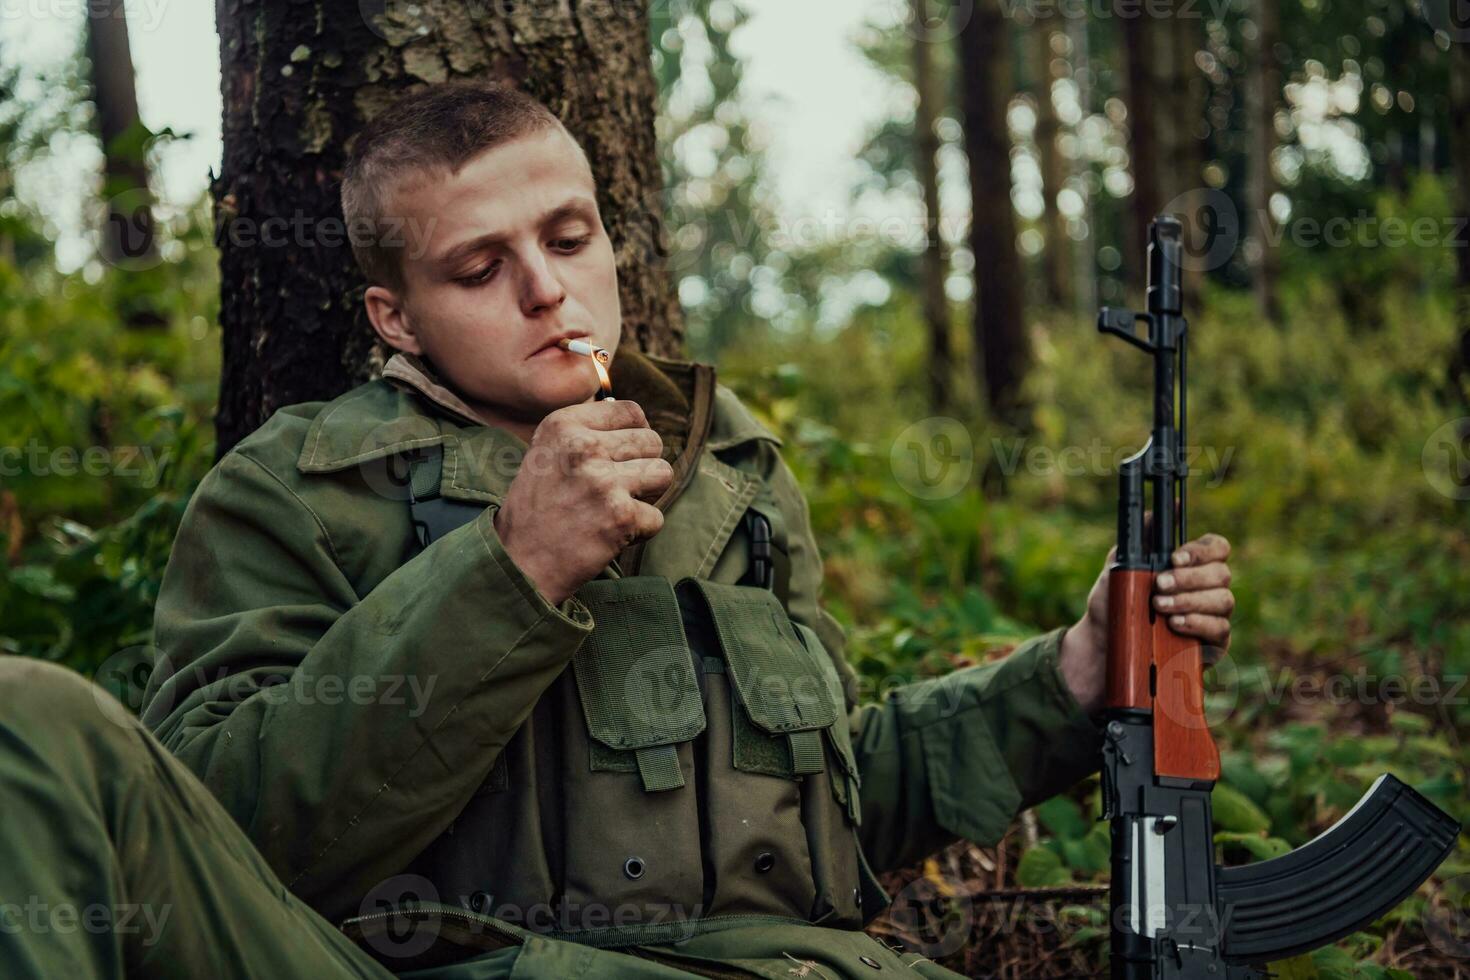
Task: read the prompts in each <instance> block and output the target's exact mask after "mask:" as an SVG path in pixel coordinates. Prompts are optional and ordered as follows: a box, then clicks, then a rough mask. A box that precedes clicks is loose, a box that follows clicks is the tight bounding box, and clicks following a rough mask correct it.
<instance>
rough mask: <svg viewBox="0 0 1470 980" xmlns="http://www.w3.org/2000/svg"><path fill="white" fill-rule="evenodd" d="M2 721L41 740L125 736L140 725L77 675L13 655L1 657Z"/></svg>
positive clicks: (103, 692)
mask: <svg viewBox="0 0 1470 980" xmlns="http://www.w3.org/2000/svg"><path fill="white" fill-rule="evenodd" d="M0 721H3V723H4V725H5V727H7V728H10V729H12V730H17V729H18V730H21V731H22V732H24V733H26V734H30V735H34V736H35V737H36V740H37V741H43V740H45V738H46V736H47V734H48V733H52V734H55V733H58V732H61V731H65V732H68V733H71V734H73V735H74V734H76V733H78V732H94V733H95V732H98V731H109V730H111V731H118V732H119V734H121V731H120V729H128V728H131V727H134V726H136V725H137V720H136V718H135V717H134V716H133V714H132V713H131V712H129V711H128V709H127V708H125V707H123V705H122V704H121V703H120V702H119V701H118V700H117V699H116V698H114V697H113V696H112V695H111V694H108V693H107V692H106V691H104V690H103V689H102V688H101V687H98V686H97V685H96V684H94V683H92V682H91V681H89V680H88V679H87V678H85V677H83V676H82V675H81V674H79V673H77V672H76V671H74V670H69V669H68V668H66V667H61V666H58V665H57V664H53V663H49V662H47V661H44V660H34V659H32V658H30V657H14V656H0Z"/></svg>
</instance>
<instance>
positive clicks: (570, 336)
mask: <svg viewBox="0 0 1470 980" xmlns="http://www.w3.org/2000/svg"><path fill="white" fill-rule="evenodd" d="M588 336H590V335H589V334H588V333H587V332H586V331H585V330H584V331H574V332H571V333H560V334H557V335H556V336H555V337H552V338H551V339H550V340H548V341H547V342H546V343H545V344H543V345H542V346H540V347H538V348H536V350H535V352H534V353H532V355H531V356H532V357H540V356H541V355H542V354H545V353H547V352H548V351H556V352H558V353H561V352H562V348H561V347H560V346H558V345H559V344H560V343H561V342H562V341H563V340H585V339H586V338H587V337H588ZM567 353H570V352H567Z"/></svg>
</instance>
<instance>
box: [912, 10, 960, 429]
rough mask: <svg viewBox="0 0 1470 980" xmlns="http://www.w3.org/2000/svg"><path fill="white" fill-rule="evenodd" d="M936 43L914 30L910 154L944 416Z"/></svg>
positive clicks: (936, 400)
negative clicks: (919, 195)
mask: <svg viewBox="0 0 1470 980" xmlns="http://www.w3.org/2000/svg"><path fill="white" fill-rule="evenodd" d="M925 2H926V0H914V4H915V22H916V23H923V19H922V18H923V16H924V11H923V9H922V6H923V4H924V3H925ZM934 43H935V42H933V41H931V40H929V39H928V38H926V37H924V36H923V32H917V31H916V32H915V33H914V41H913V57H914V90H915V92H916V93H917V94H918V98H919V103H918V108H917V109H916V110H915V113H914V158H915V169H916V170H917V171H918V175H919V186H920V188H921V189H922V191H923V195H924V199H923V201H921V202H920V206H921V207H922V208H923V209H924V252H923V255H922V256H920V260H919V261H920V268H919V294H920V297H921V301H922V303H923V310H924V324H925V326H926V327H927V329H928V332H929V404H930V407H931V408H932V409H933V411H934V413H935V414H936V415H944V414H946V413H947V412H948V411H949V410H950V407H951V406H952V404H953V402H954V392H953V386H952V384H951V362H952V361H953V357H954V355H953V350H952V348H951V346H950V342H949V299H948V297H947V296H946V295H945V292H944V280H945V276H946V274H947V271H948V268H949V261H948V258H947V256H946V255H945V243H944V235H943V234H942V233H941V232H940V223H939V219H940V209H939V172H938V163H937V156H938V153H939V133H938V132H937V131H936V130H935V128H934V124H935V122H936V121H937V119H938V118H939V111H940V107H941V105H942V104H943V100H944V95H943V89H942V88H941V86H940V84H939V79H938V77H937V75H936V73H935V70H934V52H933V49H932V48H931V47H930V45H931V44H934Z"/></svg>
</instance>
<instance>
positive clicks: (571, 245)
mask: <svg viewBox="0 0 1470 980" xmlns="http://www.w3.org/2000/svg"><path fill="white" fill-rule="evenodd" d="M591 240H592V236H591V235H583V236H582V237H580V238H553V239H552V240H551V247H552V248H555V249H557V250H559V251H563V252H567V253H571V252H575V251H577V250H578V249H580V248H581V247H582V246H584V245H586V244H587V243H588V242H590V241H591Z"/></svg>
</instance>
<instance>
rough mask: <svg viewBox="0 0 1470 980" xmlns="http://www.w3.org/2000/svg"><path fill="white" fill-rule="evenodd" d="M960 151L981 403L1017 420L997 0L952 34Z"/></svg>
mask: <svg viewBox="0 0 1470 980" xmlns="http://www.w3.org/2000/svg"><path fill="white" fill-rule="evenodd" d="M959 56H960V71H961V76H962V81H961V89H962V94H961V100H962V104H963V107H964V115H965V150H966V153H967V155H968V156H969V160H970V215H971V217H970V248H971V250H972V251H973V252H974V255H975V313H974V327H973V329H974V335H975V357H976V359H977V362H978V363H977V364H976V366H975V367H976V373H977V375H978V376H979V378H980V380H981V382H982V390H983V391H984V393H985V399H986V403H987V404H988V405H989V407H990V410H991V414H992V416H993V417H994V418H996V419H997V420H999V421H1002V422H1005V423H1007V424H1010V425H1015V426H1018V427H1019V426H1022V420H1023V418H1024V414H1025V413H1024V407H1023V405H1022V404H1021V382H1022V381H1023V380H1024V378H1025V376H1026V368H1027V365H1028V363H1029V361H1030V351H1029V349H1028V344H1027V338H1026V322H1025V312H1026V311H1025V303H1024V297H1023V294H1022V291H1021V287H1022V273H1021V259H1020V256H1019V255H1018V254H1017V252H1016V218H1015V212H1014V211H1013V210H1012V207H1011V140H1010V132H1009V130H1008V129H1007V127H1006V106H1007V104H1008V103H1009V102H1010V97H1011V93H1012V90H1013V80H1012V77H1011V48H1010V31H1009V25H1008V23H1007V21H1006V19H1005V17H1004V16H1003V15H1002V13H1001V8H1000V0H980V2H978V3H976V5H975V11H974V14H973V16H971V17H970V21H969V23H968V24H966V25H965V27H964V29H963V30H962V31H961V32H960V35H959Z"/></svg>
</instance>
